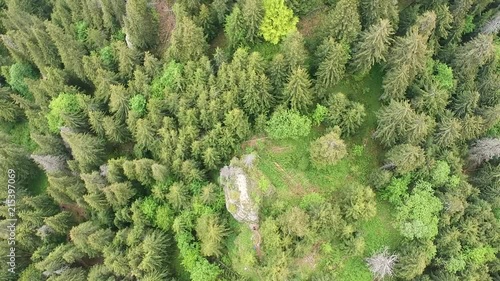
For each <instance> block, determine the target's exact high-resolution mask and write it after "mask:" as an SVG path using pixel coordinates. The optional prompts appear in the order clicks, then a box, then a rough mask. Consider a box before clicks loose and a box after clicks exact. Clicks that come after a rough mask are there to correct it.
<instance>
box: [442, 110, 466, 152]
mask: <svg viewBox="0 0 500 281" xmlns="http://www.w3.org/2000/svg"><path fill="white" fill-rule="evenodd" d="M437 129H438V130H437V132H436V144H437V145H439V146H441V147H449V146H451V145H453V144H454V143H455V142H456V141H457V140H458V139H460V138H461V131H462V125H461V124H460V120H458V119H457V118H453V117H449V116H444V117H443V119H442V120H441V122H439V124H438V128H437Z"/></svg>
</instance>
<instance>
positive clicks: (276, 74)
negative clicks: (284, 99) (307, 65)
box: [268, 54, 289, 96]
mask: <svg viewBox="0 0 500 281" xmlns="http://www.w3.org/2000/svg"><path fill="white" fill-rule="evenodd" d="M268 72H269V79H270V80H271V84H272V89H273V92H274V93H275V95H277V96H281V92H282V91H283V88H284V85H285V83H286V80H287V77H288V72H289V71H288V67H287V62H286V60H285V56H284V55H283V54H277V55H275V56H274V58H273V60H272V61H271V63H270V65H269V69H268Z"/></svg>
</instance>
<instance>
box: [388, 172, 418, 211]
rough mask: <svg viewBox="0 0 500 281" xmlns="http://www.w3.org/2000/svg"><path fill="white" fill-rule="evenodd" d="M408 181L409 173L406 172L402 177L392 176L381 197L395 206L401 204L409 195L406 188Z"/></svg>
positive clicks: (409, 178) (409, 179) (409, 180)
mask: <svg viewBox="0 0 500 281" xmlns="http://www.w3.org/2000/svg"><path fill="white" fill-rule="evenodd" d="M410 182H411V174H406V175H404V176H402V177H393V178H392V179H391V181H390V182H389V184H388V185H387V186H386V187H385V188H384V190H383V193H382V196H383V198H384V199H386V200H387V201H389V202H390V203H392V204H394V205H395V206H401V205H402V204H403V202H405V201H406V199H408V196H409V195H410V193H409V190H408V188H409V185H410Z"/></svg>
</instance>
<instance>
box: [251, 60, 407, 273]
mask: <svg viewBox="0 0 500 281" xmlns="http://www.w3.org/2000/svg"><path fill="white" fill-rule="evenodd" d="M381 80H382V79H381V71H380V69H379V68H374V69H373V71H372V72H371V74H370V75H369V76H368V77H366V78H364V79H362V80H361V81H355V80H347V81H346V82H344V83H342V84H340V85H337V86H336V87H334V88H332V89H331V93H332V94H333V93H337V92H343V93H344V94H346V95H347V96H348V97H349V99H351V100H354V101H357V102H360V103H362V104H363V105H364V106H365V109H366V115H367V116H366V118H365V121H364V123H363V124H362V127H361V128H359V129H358V131H357V133H356V134H354V135H353V136H350V137H348V138H346V139H345V141H346V144H347V146H348V156H347V157H345V158H344V159H343V160H341V161H340V162H339V163H338V164H336V165H335V166H333V167H331V168H329V169H326V170H316V169H314V168H313V167H312V166H311V163H310V162H309V144H310V142H311V141H313V140H314V139H316V138H318V137H320V136H321V135H323V134H324V129H323V128H315V129H314V130H313V131H312V132H311V134H310V135H309V136H307V137H305V138H301V139H297V140H281V141H273V140H270V139H265V138H264V139H259V140H258V141H256V142H255V145H253V149H254V150H255V151H256V152H257V154H258V155H259V161H258V164H257V165H258V168H259V169H260V170H261V172H262V173H263V174H264V175H265V176H266V177H267V178H268V179H269V180H270V181H271V183H272V184H273V186H274V187H275V188H276V197H275V200H276V202H278V201H279V202H280V204H283V203H284V204H286V205H298V204H299V203H300V200H301V199H302V197H303V196H304V195H306V194H308V193H311V192H317V193H320V194H323V196H324V197H325V198H330V200H332V201H333V202H334V201H335V198H336V196H335V194H336V191H338V190H340V189H342V188H343V187H344V186H346V185H347V184H349V183H350V182H353V181H358V182H360V183H362V184H365V185H370V182H369V176H370V174H371V172H372V171H373V170H374V169H377V168H378V167H379V166H380V163H381V160H382V157H383V150H382V148H381V147H380V146H379V145H378V144H377V143H376V141H375V140H373V139H372V134H373V132H374V131H375V128H376V112H377V110H378V109H379V108H380V103H379V100H378V98H379V96H380V94H381V91H382V88H381V83H382V81H381ZM392 213H393V209H392V207H391V205H390V204H389V203H387V202H385V201H382V200H380V199H377V215H376V216H375V217H374V218H372V219H371V220H369V221H365V222H359V223H358V226H359V227H358V229H359V230H360V232H361V235H362V236H363V238H364V240H365V250H364V253H363V255H362V256H351V255H349V254H348V253H346V252H344V251H343V250H339V249H340V248H341V246H340V244H339V242H338V241H337V242H336V241H331V243H332V245H333V247H334V248H337V249H336V251H337V252H338V253H337V254H336V255H338V258H335V257H333V256H332V255H330V256H324V257H321V258H326V259H332V258H333V259H334V260H336V262H334V269H333V271H334V272H335V273H336V276H337V278H338V280H345V281H351V280H352V281H364V280H366V281H370V280H372V276H371V274H370V272H369V270H368V268H367V267H366V264H365V261H364V258H365V257H367V256H369V255H371V254H373V252H376V251H378V250H380V249H382V248H383V247H385V246H387V247H389V249H395V248H397V246H398V245H399V243H400V242H401V236H400V234H399V232H398V231H397V230H396V229H395V228H394V227H393V226H392V221H393V217H392ZM320 270H321V269H320Z"/></svg>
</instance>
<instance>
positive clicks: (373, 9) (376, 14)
mask: <svg viewBox="0 0 500 281" xmlns="http://www.w3.org/2000/svg"><path fill="white" fill-rule="evenodd" d="M398 8H399V7H398V2H397V1H393V0H375V1H373V0H361V13H362V15H363V17H362V19H363V26H364V27H365V28H367V27H369V26H371V25H374V24H376V23H377V22H379V20H381V19H386V20H389V21H390V24H391V25H392V26H398V22H399V10H398Z"/></svg>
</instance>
